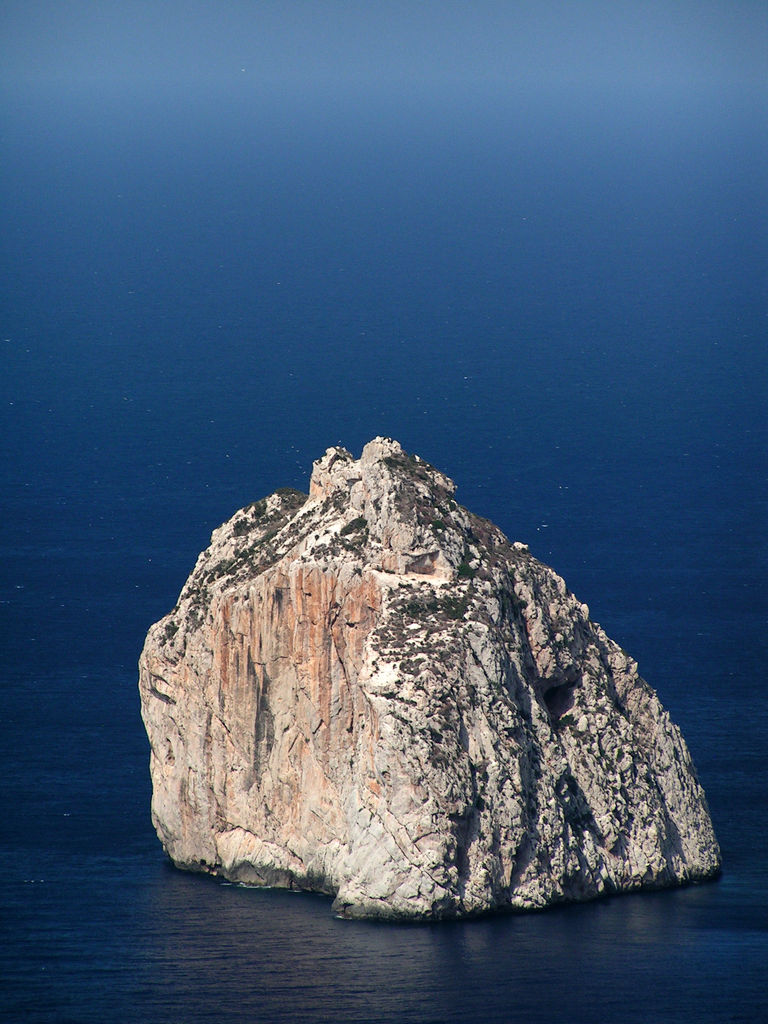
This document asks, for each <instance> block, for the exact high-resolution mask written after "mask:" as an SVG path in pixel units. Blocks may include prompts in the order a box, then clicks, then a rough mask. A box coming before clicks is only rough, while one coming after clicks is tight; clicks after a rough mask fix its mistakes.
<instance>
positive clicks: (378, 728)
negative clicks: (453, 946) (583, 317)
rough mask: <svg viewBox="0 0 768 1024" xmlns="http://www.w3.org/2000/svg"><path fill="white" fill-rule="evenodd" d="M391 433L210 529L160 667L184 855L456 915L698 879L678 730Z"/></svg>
mask: <svg viewBox="0 0 768 1024" xmlns="http://www.w3.org/2000/svg"><path fill="white" fill-rule="evenodd" d="M454 490H455V488H454V485H453V483H452V481H451V480H449V479H448V477H447V476H445V475H444V474H443V473H441V472H439V471H438V470H436V469H434V468H433V467H432V466H430V465H429V464H428V463H426V462H425V461H423V460H422V459H420V458H419V457H418V456H415V455H409V454H406V452H404V451H403V449H402V448H401V447H400V445H399V444H398V443H397V442H395V441H393V440H390V439H386V438H376V439H375V440H373V441H371V442H370V443H369V444H367V445H366V446H365V448H364V449H363V452H362V456H361V457H360V459H355V458H354V457H353V456H352V455H351V454H350V453H349V452H348V451H346V450H344V449H343V448H330V449H328V451H327V452H326V454H325V455H324V456H323V457H322V458H321V459H319V460H318V461H317V462H316V463H315V465H314V470H313V473H312V479H311V484H310V493H309V496H307V495H305V494H301V493H299V492H297V491H294V490H290V489H283V490H279V491H276V492H275V493H274V494H272V495H270V496H269V497H267V498H264V499H262V500H261V501H257V502H255V503H254V504H252V505H249V506H247V507H246V508H243V509H241V510H240V511H239V512H237V513H236V514H235V515H234V516H233V518H232V519H230V520H229V522H227V523H224V525H223V526H220V527H219V528H218V529H217V530H215V531H214V533H213V535H212V538H211V544H210V546H209V547H208V548H207V550H206V551H204V552H203V553H202V554H201V555H200V557H199V558H198V560H197V563H196V565H195V567H194V569H193V571H192V574H191V575H190V577H189V579H188V580H187V582H186V583H185V585H184V588H183V590H182V592H181V595H180V597H179V600H178V603H177V605H176V607H175V608H174V609H173V611H171V612H170V614H169V615H167V616H166V617H165V618H164V619H162V620H161V621H160V622H158V623H156V624H155V625H154V626H152V627H151V629H150V630H149V634H148V636H147V640H146V644H145V647H144V650H143V652H142V655H141V659H140V682H139V687H140V693H141V708H142V716H143V719H144V723H145V725H146V729H147V733H148V736H149V741H150V746H151V776H152V784H153V798H152V818H153V822H154V825H155V827H156V829H157V833H158V836H159V838H160V840H161V842H162V844H163V847H164V848H165V850H166V851H167V853H168V855H169V856H170V858H171V859H172V860H173V862H174V863H175V864H176V865H178V866H179V867H182V868H188V869H190V870H194V871H203V872H208V873H210V874H212V875H216V876H218V877H220V878H224V879H229V880H232V881H236V882H242V883H245V884H249V885H269V886H286V887H292V888H299V889H308V890H316V891H320V892H325V893H328V894H330V895H332V896H333V897H334V903H333V908H334V910H335V911H336V912H337V913H338V914H340V915H343V916H345V917H371V918H390V919H409V918H416V919H418V918H421V919H438V918H451V917H460V916H466V915H474V914H479V913H483V912H487V911H492V910H498V909H504V908H507V909H529V908H540V907H545V906H547V905H550V904H554V903H558V902H564V901H575V900H585V899H590V898H593V897H597V896H600V895H604V894H609V893H616V892H620V891H628V890H635V889H640V888H644V887H651V888H653V887H661V886H670V885H675V884H682V883H686V882H690V881H696V880H701V879H704V878H707V877H709V876H712V875H715V874H717V872H718V870H719V867H720V851H719V848H718V844H717V840H716V838H715V834H714V831H713V828H712V823H711V821H710V817H709V813H708V810H707V805H706V800H705V797H704V793H703V791H702V788H701V786H700V785H699V782H698V781H697V777H696V773H695V770H694V767H693V764H692V762H691V758H690V755H689V753H688V749H687V747H686V745H685V742H684V741H683V739H682V737H681V735H680V732H679V730H678V729H677V727H676V726H675V725H673V723H672V722H671V721H670V719H669V716H668V714H667V712H666V711H665V710H664V709H663V707H662V706H661V704H660V703H659V700H658V698H657V696H656V694H655V693H654V691H653V690H652V689H651V688H650V686H648V684H647V683H646V682H645V681H644V680H643V679H642V678H641V677H640V676H639V675H638V671H637V665H636V664H635V662H634V661H633V660H632V658H631V657H629V655H627V654H626V653H625V652H624V651H623V650H621V648H620V647H619V646H617V644H615V643H614V642H613V641H612V640H610V639H609V638H608V637H607V636H606V635H605V633H604V632H603V631H602V629H601V628H600V626H599V625H597V624H596V623H594V622H592V621H591V620H590V617H589V610H588V608H587V606H586V605H585V604H582V603H581V602H580V601H579V600H577V599H576V598H575V597H574V596H573V595H572V594H571V593H570V592H569V591H568V589H567V588H566V585H565V583H564V582H563V580H562V579H561V578H560V577H559V576H558V575H557V574H556V573H555V572H553V570H552V569H550V568H548V567H547V566H545V565H543V564H542V563H541V562H539V561H537V559H536V558H534V557H533V556H532V555H531V554H530V552H529V550H528V548H527V546H526V545H524V544H521V543H519V542H518V543H511V542H510V541H508V540H507V538H506V537H505V536H504V535H503V533H502V532H501V531H500V530H499V529H498V528H497V527H495V526H494V525H493V524H492V523H490V522H488V521H487V520H485V519H481V518H479V517H478V516H476V515H473V514H472V513H470V512H468V511H467V510H466V509H465V508H462V507H461V506H460V505H458V504H457V503H456V501H455V499H454Z"/></svg>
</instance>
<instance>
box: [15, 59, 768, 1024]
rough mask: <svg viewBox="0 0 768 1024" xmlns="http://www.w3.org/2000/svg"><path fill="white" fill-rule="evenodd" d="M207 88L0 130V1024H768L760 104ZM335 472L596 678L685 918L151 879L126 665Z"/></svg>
mask: <svg viewBox="0 0 768 1024" xmlns="http://www.w3.org/2000/svg"><path fill="white" fill-rule="evenodd" d="M238 70H239V69H238ZM243 70H245V69H243ZM244 80H245V76H242V78H241V79H237V80H236V81H235V79H233V83H234V84H230V85H228V86H227V88H224V87H223V86H220V85H216V84H214V85H211V86H210V87H206V88H202V87H198V88H196V89H194V90H191V91H190V90H185V89H183V88H181V87H179V88H176V87H174V86H173V85H172V84H171V85H169V86H168V88H167V89H165V90H164V91H163V92H162V94H161V96H159V97H158V95H157V93H156V91H155V90H154V89H153V88H150V87H149V86H148V85H142V83H140V82H138V83H137V82H134V83H132V84H131V86H130V88H125V89H120V88H117V87H114V84H113V86H112V87H110V88H107V87H104V88H100V87H94V88H92V89H90V88H85V87H83V86H82V83H81V84H80V85H79V86H78V87H77V88H75V87H74V86H72V87H69V86H68V85H67V83H66V81H63V82H62V83H61V84H60V86H59V87H57V88H56V89H53V88H50V87H46V86H45V85H37V84H35V83H34V82H33V83H32V84H29V83H27V85H25V87H24V88H21V87H19V88H18V89H14V88H10V89H8V90H6V93H5V95H4V99H3V106H2V150H3V157H2V166H1V167H0V177H1V184H2V199H1V200H0V202H1V203H2V208H1V210H2V232H1V233H2V238H1V239H0V245H1V247H2V275H1V281H0V345H1V346H2V364H0V365H1V366H2V371H1V372H0V412H1V415H2V438H3V441H2V448H1V450H0V491H1V495H0V497H1V502H2V506H1V509H0V517H1V518H0V522H2V530H1V531H0V551H1V564H2V588H1V593H0V600H1V604H0V638H1V639H0V642H1V643H2V714H1V715H0V719H1V723H2V724H1V725H0V807H2V814H0V857H1V859H2V870H1V871H0V1019H1V1020H2V1021H3V1022H6V1021H8V1022H19V1024H21V1022H29V1024H52V1022H55V1024H91V1022H93V1024H96V1022H98V1024H104V1022H122V1024H132V1022H149V1024H207V1022H218V1021H220V1020H222V1019H229V1020H236V1021H245V1022H258V1024H278V1022H286V1024H288V1022H291V1024H294V1022H338V1024H346V1022H365V1024H376V1022H382V1024H384V1022H387V1024H388V1022H393V1024H395V1022H409V1024H410V1022H414V1024H416V1022H418V1024H448V1022H462V1024H473V1022H477V1024H492V1022H518V1021H520V1022H525V1024H538V1022H540V1024H552V1022H560V1021H562V1022H567V1024H582V1022H584V1024H593V1022H596V1021H611V1020H621V1021H622V1024H641V1022H642V1024H667V1022H669V1024H672V1022H674V1024H680V1022H683V1024H685V1022H691V1024H694V1022H696V1024H699V1022H701V1024H704V1022H707V1024H709V1022H723V1021H731V1022H737V1021H743V1022H749V1024H757V1022H758V1021H761V1020H768V815H766V801H767V799H768V681H767V680H766V664H767V663H768V658H767V655H768V650H767V649H766V635H768V629H767V626H768V621H767V620H768V574H767V572H766V570H767V569H768V510H767V508H766V482H767V481H768V465H767V461H768V460H767V459H766V452H767V451H768V445H767V444H766V441H767V440H768V438H767V431H766V426H767V423H766V409H768V346H767V344H766V343H767V342H768V319H766V317H767V314H768V301H767V300H768V289H767V287H766V286H767V282H768V274H767V270H768V264H767V261H766V253H767V248H766V243H767V242H768V218H767V213H768V187H767V184H768V134H767V132H766V120H765V89H764V88H762V87H760V88H758V87H757V86H756V85H755V86H754V87H752V88H747V87H746V86H745V87H743V88H741V87H739V88H736V87H733V88H728V87H724V86H723V84H722V82H721V81H718V82H714V81H713V83H712V85H711V86H707V85H706V83H704V84H702V83H701V82H699V83H698V84H697V85H696V87H695V88H693V87H691V88H685V87H683V86H681V87H680V88H678V89H676V90H673V91H671V92H667V91H665V90H664V89H663V88H662V87H661V86H657V85H655V84H654V82H653V81H648V82H645V83H641V84H640V85H637V86H636V87H633V88H632V89H628V90H626V91H622V90H621V89H617V90H610V89H605V88H602V87H600V88H598V87H597V86H595V87H594V88H592V89H590V88H589V87H588V86H587V85H584V84H582V86H580V87H579V88H575V89H572V90H571V89H567V88H561V89H559V90H549V91H548V90H547V89H537V88H534V87H533V86H531V85H529V84H526V82H525V81H523V80H520V81H516V82H513V83H511V84H507V85H504V84H503V83H501V84H500V83H499V81H498V80H497V79H493V80H491V79H488V80H487V81H483V82H481V83H479V84H477V83H476V84H475V85H474V86H473V88H472V89H468V88H466V87H465V84H463V83H462V82H461V81H460V80H457V79H455V78H453V79H450V78H449V79H446V83H444V85H443V86H442V87H441V88H440V89H437V88H432V89H430V88H427V87H425V86H424V85H423V83H422V84H421V85H418V83H417V85H416V86H413V85H412V84H411V85H409V83H408V82H407V81H404V82H401V83H399V85H398V87H397V88H395V89H389V90H385V89H381V90H379V91H377V90H376V89H375V88H371V89H370V90H369V91H368V93H367V94H366V95H365V97H364V98H361V96H360V94H359V92H357V91H356V90H355V88H354V87H353V86H352V85H350V84H349V83H347V84H346V85H345V87H344V88H342V87H341V86H340V85H339V83H337V82H335V81H334V80H333V79H332V78H331V79H328V80H323V81H322V82H321V83H320V85H319V86H318V87H317V89H316V90H312V91H311V92H307V91H306V90H301V89H298V88H291V87H290V83H288V84H286V83H285V82H278V81H276V82H273V83H272V84H270V82H268V81H266V82H262V83H261V86H260V87H259V88H255V87H252V88H247V87H246V86H245V85H242V87H241V82H243V81H244ZM377 435H384V436H391V437H394V438H396V439H397V440H399V441H400V443H401V444H402V445H403V446H404V448H406V450H408V451H410V452H415V453H418V454H419V455H421V456H422V457H423V458H425V459H426V460H428V461H429V462H431V463H432V464H434V465H436V466H437V467H439V468H440V469H441V470H443V471H444V472H446V473H447V474H448V475H449V476H451V477H452V478H453V479H454V480H455V481H456V483H457V485H458V493H457V498H458V500H459V501H461V503H462V504H464V505H466V506H467V507H468V508H470V509H472V510H473V511H474V512H477V513H479V514H481V515H483V516H486V517H488V518H490V519H492V520H493V521H494V522H496V523H497V524H498V525H499V526H500V527H501V528H502V529H503V530H504V532H505V533H506V534H507V536H508V537H509V538H510V539H511V540H521V541H524V542H527V543H528V544H529V545H530V548H531V551H532V552H533V554H535V555H536V556H537V557H538V558H540V559H541V560H543V561H544V562H546V563H547V564H549V565H551V566H553V567H554V568H555V569H556V570H557V572H558V573H560V574H561V575H562V576H563V577H564V578H565V580H566V582H567V584H568V586H569V587H570V589H571V590H572V591H573V592H574V593H576V594H577V596H578V597H579V598H580V599H581V600H582V601H585V602H587V603H588V605H589V607H590V609H591V615H592V617H593V619H595V620H596V621H599V622H600V623H601V624H602V626H603V627H604V628H605V630H606V631H607V633H608V634H609V635H610V636H611V637H612V638H613V639H615V640H616V641H617V642H619V643H620V644H621V645H622V647H624V648H625V649H626V650H628V651H629V652H630V653H631V654H632V655H633V656H634V657H635V658H637V660H638V662H639V665H640V671H641V673H642V675H643V676H644V677H645V678H646V679H647V680H648V681H649V682H650V683H651V685H652V686H653V687H654V688H655V689H656V690H657V692H658V693H659V695H660V698H661V700H662V702H663V703H664V705H665V706H666V707H667V709H668V710H669V712H670V714H671V716H672V718H673V719H674V720H675V721H676V722H677V723H678V724H679V725H680V727H681V729H682V731H683V734H684V736H685V737H686V740H687V742H688V745H689V747H690V750H691V752H692V755H693V759H694V762H695V764H696V766H697V770H698V773H699V777H700V779H701V781H702V783H703V786H704V788H705V790H706V793H707V795H708V800H709V806H710V810H711V815H712V818H713V821H714V825H715V829H716V832H717V835H718V838H719V840H720V843H721V846H722V853H723V873H722V876H721V877H720V878H719V879H718V880H716V881H713V882H710V883H707V884H704V885H698V886H693V887H690V888H683V889H677V890H670V891H665V892H653V893H644V894H637V895H631V896H622V897H613V898H610V899H606V900H601V901H597V902H592V903H588V904H583V905H576V906H569V907H561V908H558V909H553V910H549V911H546V912H540V913H530V914H509V915H497V916H492V917H487V918H484V919H478V920H471V921H465V922H458V923H457V922H454V923H441V924H434V925H391V924H380V923H376V924H373V923H365V922H355V923H352V922H348V921H341V920H337V919H336V918H334V916H333V915H332V913H331V906H330V900H329V899H328V898H326V897H323V896H319V895H313V894H299V893H289V892H283V891H269V890H257V889H247V888H240V887H236V886H233V885H226V884H221V883H218V882H216V881H214V880H211V879H207V878H204V877H200V876H194V875H191V874H185V873H182V872H180V871H177V870H175V869H174V868H173V867H172V866H171V865H170V864H169V862H168V861H167V859H166V858H165V856H164V854H163V851H162V849H161V847H160V843H159V842H158V840H157V837H156V836H155V833H154V830H153V827H152V824H151V820H150V797H151V786H150V778H149V748H148V744H147V740H146V736H145V733H144V729H143V726H142V722H141V718H140V713H139V697H138V691H137V668H136V663H137V658H138V656H139V652H140V650H141V647H142V644H143V641H144V637H145V634H146V631H147V629H148V627H149V626H150V624H151V623H152V622H154V621H156V620H157V619H158V618H160V617H161V616H162V615H164V614H165V613H166V612H167V611H169V610H170V609H171V607H172V606H173V605H174V603H175V600H176V597H177V595H178V593H179V591H180V589H181V587H182V585H183V583H184V580H185V578H186V576H187V575H188V573H189V572H190V570H191V568H192V566H193V564H194V562H195V559H196V557H197V555H198V553H199V552H200V551H201V550H202V549H203V548H204V547H205V546H206V544H207V543H208V539H209V536H210V533H211V531H212V530H213V529H214V528H215V527H216V526H218V525H219V524H220V523H221V522H222V521H224V520H226V519H228V518H229V517H230V516H231V515H232V514H233V513H234V512H235V511H236V510H237V509H238V508H240V507H241V506H243V505H244V504H246V503H248V502H250V501H253V500H255V499H257V498H259V497H262V496H264V495H266V494H268V493H270V492H271V491H273V490H275V489H276V488H278V487H282V486H291V487H298V488H300V489H304V490H306V488H307V485H308V479H309V474H310V471H311V466H312V462H313V460H314V459H316V458H319V457H320V456H321V455H322V454H323V452H324V451H325V449H326V448H327V447H329V446H331V445H338V444H340V445H343V446H345V447H347V448H349V449H350V450H351V451H352V452H353V453H354V454H355V455H356V456H357V455H359V453H360V451H361V449H362V446H363V445H364V444H365V443H366V442H367V441H368V440H370V439H371V438H373V437H374V436H377Z"/></svg>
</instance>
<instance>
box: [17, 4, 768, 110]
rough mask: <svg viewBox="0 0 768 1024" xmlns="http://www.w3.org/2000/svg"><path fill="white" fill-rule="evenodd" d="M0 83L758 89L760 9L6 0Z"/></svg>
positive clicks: (761, 76)
mask: <svg viewBox="0 0 768 1024" xmlns="http://www.w3.org/2000/svg"><path fill="white" fill-rule="evenodd" d="M0 38H1V39H2V42H1V43H0V66H1V67H2V71H0V75H2V81H3V82H4V84H5V88H6V89H8V90H11V91H13V90H16V89H27V88H34V89H40V88H45V87H60V86H61V85H63V84H67V85H68V86H70V87H76V86H78V85H79V86H83V87H87V88H93V87H96V88H102V89H104V90H107V91H109V92H112V91H114V90H118V91H119V90H129V91H131V90H135V89H143V88H147V87H149V88H152V89H158V88H160V89H161V90H162V88H163V87H166V88H173V87H179V86H181V87H183V88H195V87H196V86H199V87H211V86H213V87H218V88H237V89H241V88H243V87H246V85H254V84H258V83H265V84H269V83H278V84H283V85H285V86H287V87H291V88H299V89H301V88H307V89H312V88H316V89H321V88H326V87H342V88H358V89H361V90H365V89H382V88H383V89H386V90H394V91H397V90H400V89H420V88H427V89H434V88H440V87H441V85H447V86H452V87H454V88H455V87H456V85H457V84H460V85H461V86H462V87H465V88H468V89H471V88H473V87H479V88H483V87H486V88H491V89H493V88H494V87H495V86H498V85H500V84H501V85H503V84H505V83H519V84H521V85H526V84H527V85H531V84H533V85H537V86H542V87H547V88H566V89H571V88H577V87H579V86H588V87H593V88H594V87H609V88H614V89H616V88H618V89H626V90H628V91H633V90H635V89H641V90H642V89H648V88H650V89H658V88H662V89H685V88H688V89H691V88H693V89H698V88H702V87H704V86H706V85H710V86H715V87H718V86H728V85H731V86H736V87H739V88H746V89H750V90H752V89H757V90H761V91H762V90H764V89H765V84H766V63H767V58H766V53H768V4H766V3H765V2H763V0H731V2H725V0H697V2H696V3H693V2H692V0H682V2H669V0H663V2H658V0H647V2H643V3H639V2H636V0H632V2H628V3H621V4H617V3H615V2H612V3H609V2H604V0H585V2H579V3H574V2H555V0H542V2H539V3H531V2H526V3H519V2H515V0H509V2H496V0H479V2H475V3H468V2H464V0H461V2H451V0H424V2H414V0H408V2H402V0H394V2H384V3H376V4H374V3H367V2H363V3H359V2H358V3H353V2H347V0H326V2H322V3H317V2H309V0H288V2H286V0H283V2H275V0H267V2H225V3H221V4H211V3H210V2H200V0H167V2H160V3H145V2H137V0H132V2H116V3H110V4H104V3H100V2H96V0H63V2H62V0H59V2H50V0H45V2H41V3H29V2H28V0H6V3H5V4H4V5H3V9H2V13H0Z"/></svg>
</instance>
